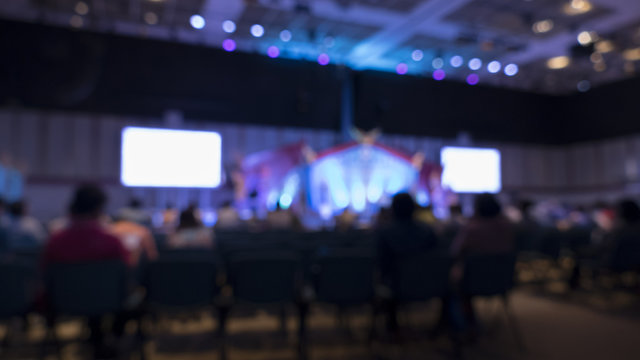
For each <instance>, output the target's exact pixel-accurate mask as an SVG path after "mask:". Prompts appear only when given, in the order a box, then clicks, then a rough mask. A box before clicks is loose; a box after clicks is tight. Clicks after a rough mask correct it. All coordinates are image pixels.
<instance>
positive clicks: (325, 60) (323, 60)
mask: <svg viewBox="0 0 640 360" xmlns="http://www.w3.org/2000/svg"><path fill="white" fill-rule="evenodd" d="M329 61H331V59H330V58H329V55H327V54H325V53H322V54H320V55H318V64H320V65H322V66H325V65H328V64H329Z"/></svg>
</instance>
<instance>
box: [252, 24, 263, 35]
mask: <svg viewBox="0 0 640 360" xmlns="http://www.w3.org/2000/svg"><path fill="white" fill-rule="evenodd" d="M251 35H253V37H257V38H259V37H262V35H264V28H263V27H262V25H260V24H253V25H251Z"/></svg>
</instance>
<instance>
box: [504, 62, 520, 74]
mask: <svg viewBox="0 0 640 360" xmlns="http://www.w3.org/2000/svg"><path fill="white" fill-rule="evenodd" d="M518 71H520V69H518V65H516V64H509V65H507V66H505V67H504V74H505V75H507V76H516V75H517V74H518Z"/></svg>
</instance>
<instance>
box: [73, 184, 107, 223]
mask: <svg viewBox="0 0 640 360" xmlns="http://www.w3.org/2000/svg"><path fill="white" fill-rule="evenodd" d="M106 203H107V195H105V193H104V192H103V191H102V189H101V188H100V187H98V186H97V185H93V184H84V185H80V186H79V187H78V188H77V189H76V192H75V194H74V195H73V200H71V205H70V206H69V212H70V213H71V215H73V216H89V217H98V216H99V215H100V213H102V210H103V208H104V205H105V204H106Z"/></svg>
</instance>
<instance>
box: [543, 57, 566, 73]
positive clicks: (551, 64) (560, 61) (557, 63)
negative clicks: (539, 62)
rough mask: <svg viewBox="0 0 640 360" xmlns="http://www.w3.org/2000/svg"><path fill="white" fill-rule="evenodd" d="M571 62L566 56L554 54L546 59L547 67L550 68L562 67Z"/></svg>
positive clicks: (557, 68)
mask: <svg viewBox="0 0 640 360" xmlns="http://www.w3.org/2000/svg"><path fill="white" fill-rule="evenodd" d="M569 64H571V59H570V58H569V57H568V56H556V57H553V58H551V59H549V60H547V67H548V68H549V69H552V70H559V69H564V68H566V67H567V66H569Z"/></svg>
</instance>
